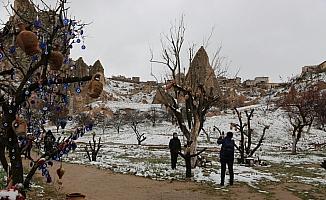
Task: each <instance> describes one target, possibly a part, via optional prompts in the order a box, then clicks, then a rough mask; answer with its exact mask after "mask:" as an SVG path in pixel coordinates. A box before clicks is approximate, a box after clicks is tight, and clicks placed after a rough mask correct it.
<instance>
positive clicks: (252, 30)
mask: <svg viewBox="0 0 326 200" xmlns="http://www.w3.org/2000/svg"><path fill="white" fill-rule="evenodd" d="M70 2H71V8H72V9H71V14H72V15H74V16H76V17H77V18H80V19H82V20H83V21H85V22H93V23H92V24H91V25H90V26H88V27H87V28H86V30H85V32H86V35H87V36H88V37H87V40H86V46H87V48H86V50H84V51H79V50H77V49H75V50H74V51H73V55H72V56H73V57H75V58H76V57H79V56H82V57H83V58H84V60H85V61H86V62H87V63H88V64H92V63H94V62H95V61H96V60H97V59H99V60H100V61H101V62H102V64H103V65H104V66H105V70H106V71H105V73H106V75H108V76H111V75H117V74H121V75H126V76H141V77H142V79H143V80H149V79H153V78H152V77H151V76H150V68H151V64H150V63H149V59H150V51H149V49H150V48H152V49H153V50H154V56H155V57H156V58H159V56H160V37H161V36H160V34H161V33H166V32H168V31H169V27H170V26H171V23H173V22H174V21H175V20H176V19H179V18H180V16H181V15H182V14H184V15H185V23H186V28H187V30H186V42H185V46H184V50H185V53H186V51H187V49H188V45H189V44H190V43H192V42H194V43H197V44H198V48H199V46H200V45H201V44H202V41H203V38H205V37H207V36H208V35H209V33H210V31H211V29H212V27H215V33H214V36H213V37H212V39H211V44H210V46H209V49H208V52H209V54H211V53H212V52H213V50H214V49H216V48H217V46H218V44H222V46H223V51H222V54H223V55H224V56H227V57H228V58H229V60H231V61H232V62H231V70H230V72H231V73H233V72H234V71H236V69H237V68H240V73H239V75H240V76H241V77H243V79H249V78H253V77H255V76H270V77H271V78H272V81H276V82H277V81H279V77H280V76H282V77H283V78H285V79H286V77H288V76H291V75H293V74H298V73H300V70H301V67H302V66H304V65H313V64H319V63H321V62H322V61H324V60H326V15H325V13H326V1H325V0H201V1H199V0H91V1H90V0H70ZM3 12H4V10H3V9H1V12H0V14H1V15H3ZM187 63H188V62H184V65H185V67H188V66H187ZM152 67H153V71H154V73H155V74H156V76H158V77H160V76H161V75H162V74H164V73H165V72H164V71H166V69H165V68H164V66H160V65H153V66H152Z"/></svg>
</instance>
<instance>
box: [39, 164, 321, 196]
mask: <svg viewBox="0 0 326 200" xmlns="http://www.w3.org/2000/svg"><path fill="white" fill-rule="evenodd" d="M58 167H59V163H55V165H54V166H53V167H51V168H50V173H51V174H52V177H53V180H54V183H53V185H54V186H55V187H57V188H59V184H58V178H57V176H56V172H55V171H56V169H57V168H58ZM63 168H64V169H65V175H64V177H63V179H62V182H63V184H62V186H60V187H61V188H60V190H59V191H60V192H62V193H64V194H68V193H74V192H80V193H83V194H85V195H86V197H87V200H111V199H112V200H117V199H118V200H182V199H187V200H218V199H234V200H243V199H252V200H261V199H269V200H270V199H285V200H300V198H298V197H297V195H295V194H294V193H292V192H290V191H288V190H286V187H285V186H286V185H285V184H284V183H283V184H278V185H272V184H268V186H269V187H267V188H268V192H269V193H268V194H266V193H264V192H263V193H261V192H258V191H257V190H255V189H253V188H251V187H249V186H247V185H245V184H240V183H236V184H235V185H234V186H232V187H226V188H224V189H220V188H219V189H214V187H210V186H208V185H207V184H200V183H194V182H192V181H184V182H181V181H172V182H171V181H155V180H151V179H148V178H143V177H137V176H133V175H123V174H117V173H113V172H111V171H110V170H101V169H97V168H95V167H90V166H83V165H75V164H67V163H64V164H63ZM38 173H39V172H38ZM37 176H41V175H40V174H38V175H37ZM283 186H284V187H283ZM265 188H266V187H265ZM52 199H53V197H52ZM54 199H55V198H54ZM57 199H60V198H57ZM61 199H62V198H61ZM318 199H319V198H318Z"/></svg>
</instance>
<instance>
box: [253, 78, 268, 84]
mask: <svg viewBox="0 0 326 200" xmlns="http://www.w3.org/2000/svg"><path fill="white" fill-rule="evenodd" d="M265 83H269V77H263V76H262V77H256V78H255V84H256V85H257V84H265Z"/></svg>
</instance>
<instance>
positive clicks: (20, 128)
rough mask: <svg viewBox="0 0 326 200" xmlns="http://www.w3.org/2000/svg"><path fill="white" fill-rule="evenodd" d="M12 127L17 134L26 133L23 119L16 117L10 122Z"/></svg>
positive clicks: (25, 124)
mask: <svg viewBox="0 0 326 200" xmlns="http://www.w3.org/2000/svg"><path fill="white" fill-rule="evenodd" d="M12 129H13V130H14V131H15V133H16V135H17V136H23V135H26V133H27V123H26V121H25V120H23V119H20V118H18V117H17V118H16V120H14V121H13V122H12Z"/></svg>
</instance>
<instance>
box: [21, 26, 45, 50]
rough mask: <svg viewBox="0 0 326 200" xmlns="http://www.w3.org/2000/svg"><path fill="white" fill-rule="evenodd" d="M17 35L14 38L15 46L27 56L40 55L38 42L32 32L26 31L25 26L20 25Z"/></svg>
mask: <svg viewBox="0 0 326 200" xmlns="http://www.w3.org/2000/svg"><path fill="white" fill-rule="evenodd" d="M18 26H19V30H20V32H19V34H18V35H17V37H16V43H17V45H18V46H19V47H20V48H21V49H22V50H23V51H24V52H25V53H26V54H27V55H29V56H32V55H34V54H37V53H40V52H41V49H40V47H39V41H38V39H37V36H36V34H35V33H33V32H32V31H27V30H26V29H25V25H24V24H23V23H20V24H19V25H18Z"/></svg>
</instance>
